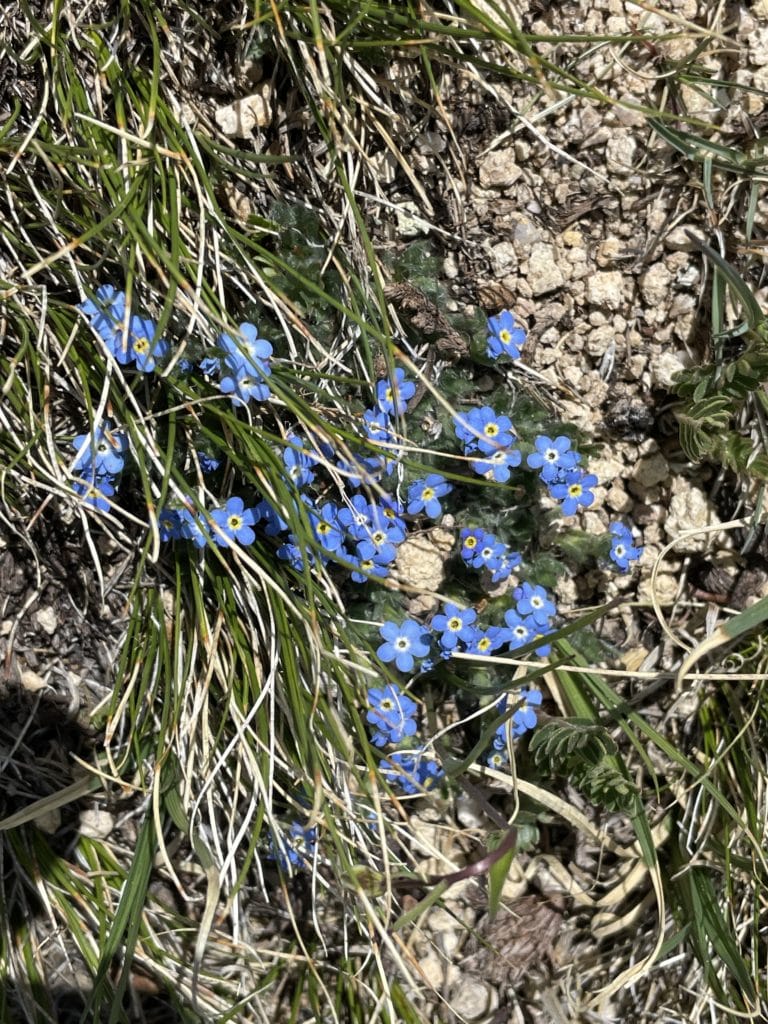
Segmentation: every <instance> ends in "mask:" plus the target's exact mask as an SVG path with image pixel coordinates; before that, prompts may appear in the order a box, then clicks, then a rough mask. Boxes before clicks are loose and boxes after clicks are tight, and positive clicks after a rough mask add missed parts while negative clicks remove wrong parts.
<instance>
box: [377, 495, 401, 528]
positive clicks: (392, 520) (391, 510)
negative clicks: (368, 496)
mask: <svg viewBox="0 0 768 1024" xmlns="http://www.w3.org/2000/svg"><path fill="white" fill-rule="evenodd" d="M377 508H378V509H379V511H380V512H381V514H382V516H383V517H384V519H385V520H386V522H387V523H389V525H390V526H396V527H397V528H398V529H399V530H402V531H403V537H405V534H406V532H407V527H406V525H405V520H404V519H401V518H400V517H401V516H402V515H403V513H404V512H405V507H404V505H403V503H402V502H401V501H398V500H397V499H396V498H393V497H392V496H391V495H389V494H384V495H382V497H380V498H379V500H378V503H377Z"/></svg>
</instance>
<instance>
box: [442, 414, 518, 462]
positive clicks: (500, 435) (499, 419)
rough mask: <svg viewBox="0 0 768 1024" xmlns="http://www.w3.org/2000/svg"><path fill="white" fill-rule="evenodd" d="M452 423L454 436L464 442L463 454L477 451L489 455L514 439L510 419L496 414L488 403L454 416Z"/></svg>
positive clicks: (505, 446)
mask: <svg viewBox="0 0 768 1024" xmlns="http://www.w3.org/2000/svg"><path fill="white" fill-rule="evenodd" d="M453 424H454V430H455V431H456V436H457V437H458V438H459V440H460V441H463V442H464V454H465V455H471V454H473V453H474V452H477V451H480V452H482V453H483V454H484V455H491V454H492V453H493V452H496V451H498V450H499V448H509V447H510V445H512V443H513V442H514V440H515V435H514V433H513V430H512V420H511V419H510V418H509V416H498V415H497V414H496V413H495V412H494V411H493V409H492V408H491V407H490V406H489V405H485V406H483V408H482V409H470V411H469V412H467V413H463V414H462V415H461V416H456V417H455V418H454V421H453Z"/></svg>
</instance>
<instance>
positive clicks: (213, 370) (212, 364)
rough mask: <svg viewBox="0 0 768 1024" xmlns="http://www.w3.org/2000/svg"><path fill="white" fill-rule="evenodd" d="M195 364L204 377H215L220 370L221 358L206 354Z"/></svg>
mask: <svg viewBox="0 0 768 1024" xmlns="http://www.w3.org/2000/svg"><path fill="white" fill-rule="evenodd" d="M197 365H198V366H199V367H200V370H201V371H202V372H203V373H204V374H205V375H206V377H215V376H217V374H219V373H220V372H221V360H220V359H219V357H218V356H206V357H205V359H201V360H200V362H199V363H198V364H197Z"/></svg>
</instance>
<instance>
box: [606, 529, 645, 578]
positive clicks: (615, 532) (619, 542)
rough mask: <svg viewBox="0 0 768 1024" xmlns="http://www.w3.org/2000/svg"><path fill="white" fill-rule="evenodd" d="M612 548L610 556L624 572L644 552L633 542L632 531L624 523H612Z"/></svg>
mask: <svg viewBox="0 0 768 1024" xmlns="http://www.w3.org/2000/svg"><path fill="white" fill-rule="evenodd" d="M608 529H609V531H610V533H611V550H610V552H609V553H608V557H609V558H610V559H611V561H612V562H614V563H615V564H616V565H617V566H618V568H619V569H620V570H621V571H622V572H627V570H628V569H629V563H630V562H636V561H637V559H638V558H640V556H641V555H642V553H643V548H636V547H635V546H634V544H633V542H632V532H631V530H629V528H628V527H626V526H624V524H623V523H611V525H610V526H609V527H608Z"/></svg>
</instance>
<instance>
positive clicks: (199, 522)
mask: <svg viewBox="0 0 768 1024" xmlns="http://www.w3.org/2000/svg"><path fill="white" fill-rule="evenodd" d="M178 516H179V536H180V537H181V538H183V539H184V540H191V541H192V543H193V544H194V545H195V547H198V548H204V547H205V545H206V543H207V542H208V540H209V538H210V533H209V531H208V523H207V522H206V520H205V519H204V518H203V517H202V516H201V515H199V514H198V513H197V512H196V511H195V510H194V509H192V508H188V507H186V506H185V507H184V508H180V509H179V511H178Z"/></svg>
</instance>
